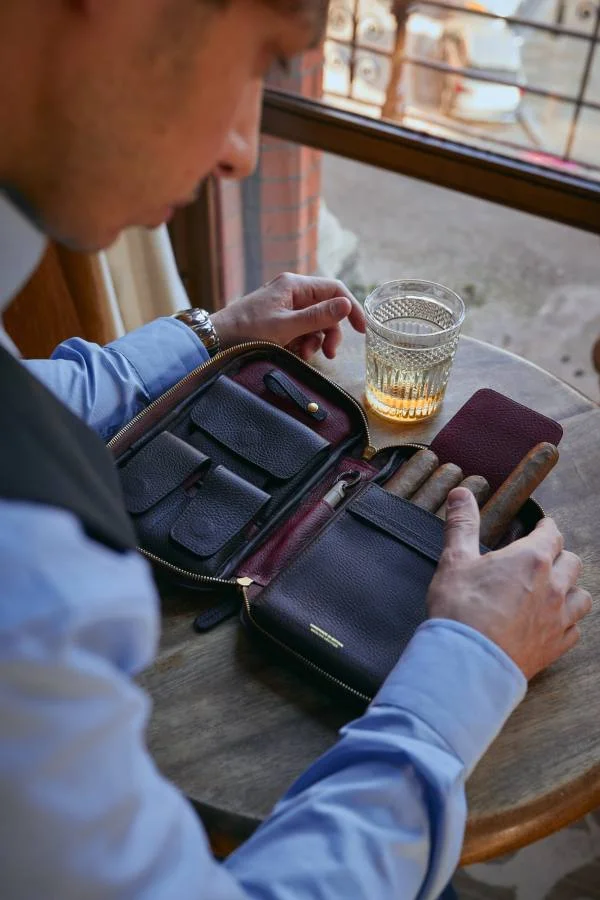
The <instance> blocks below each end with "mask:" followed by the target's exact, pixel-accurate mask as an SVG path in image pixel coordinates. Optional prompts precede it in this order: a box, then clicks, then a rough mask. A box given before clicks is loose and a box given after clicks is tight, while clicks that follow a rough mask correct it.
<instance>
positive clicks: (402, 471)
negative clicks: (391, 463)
mask: <svg viewBox="0 0 600 900" xmlns="http://www.w3.org/2000/svg"><path fill="white" fill-rule="evenodd" d="M439 464H440V463H439V460H438V458H437V456H436V455H435V453H434V452H433V450H419V451H418V452H417V453H415V454H414V456H411V458H410V459H409V460H407V461H406V462H405V463H404V464H403V465H402V466H400V468H399V469H398V471H397V472H396V473H395V474H394V475H392V477H391V478H390V479H389V481H386V483H385V489H386V491H389V492H390V493H391V494H395V495H396V497H403V498H404V499H405V500H408V498H409V497H412V495H413V494H414V493H415V491H418V490H419V488H420V487H421V485H422V484H424V483H425V482H426V481H427V479H428V478H429V476H430V475H432V474H433V473H434V472H435V470H436V469H437V467H438V466H439Z"/></svg>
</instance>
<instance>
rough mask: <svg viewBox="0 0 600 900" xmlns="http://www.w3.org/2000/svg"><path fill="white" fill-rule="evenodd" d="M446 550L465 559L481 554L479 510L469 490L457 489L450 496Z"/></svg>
mask: <svg viewBox="0 0 600 900" xmlns="http://www.w3.org/2000/svg"><path fill="white" fill-rule="evenodd" d="M444 550H451V551H452V555H453V556H454V557H456V556H460V557H462V558H463V559H474V558H475V557H477V556H479V554H480V551H479V508H478V506H477V501H476V500H475V497H474V496H473V494H472V493H471V491H469V490H467V488H461V487H459V488H455V489H454V490H453V491H450V493H449V494H448V500H447V502H446V530H445V533H444Z"/></svg>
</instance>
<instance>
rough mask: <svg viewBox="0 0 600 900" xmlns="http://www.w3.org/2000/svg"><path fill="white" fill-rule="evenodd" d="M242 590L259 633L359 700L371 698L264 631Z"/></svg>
mask: <svg viewBox="0 0 600 900" xmlns="http://www.w3.org/2000/svg"><path fill="white" fill-rule="evenodd" d="M243 592H244V606H245V607H246V613H247V615H248V618H249V619H250V621H251V623H252V625H253V627H254V628H256V629H257V631H260V633H261V634H264V635H265V637H268V638H269V640H270V641H272V642H273V643H274V644H277V645H278V646H279V647H281V648H282V650H285V651H286V653H291V655H292V656H295V657H296V659H299V660H301V662H303V663H304V665H306V666H309V667H310V668H311V669H314V670H315V671H316V672H319V674H320V675H324V676H325V678H328V679H329V681H333V682H334V683H335V684H337V685H338V686H339V687H341V688H344V690H345V691H348V693H350V694H354V696H355V697H359V698H360V699H361V700H365V701H366V702H367V703H369V702H370V701H371V700H372V699H373V698H372V697H370V696H369V695H368V694H363V693H362V692H361V691H357V690H356V688H353V687H350V685H349V684H346V683H345V682H344V681H340V679H339V678H336V677H335V675H330V674H329V672H326V671H325V669H322V668H321V667H320V666H318V665H317V664H316V663H314V662H312V660H310V659H307V658H306V657H305V656H302V654H301V653H298V652H297V650H292V648H291V647H289V646H288V645H287V644H284V643H283V641H280V640H279V638H276V637H274V635H272V634H271V633H270V632H269V631H266V630H265V629H264V628H263V627H262V625H259V624H258V622H257V621H256V619H255V618H254V616H253V615H252V607H251V605H250V600H249V599H248V595H247V593H246V589H245V588H244V589H243Z"/></svg>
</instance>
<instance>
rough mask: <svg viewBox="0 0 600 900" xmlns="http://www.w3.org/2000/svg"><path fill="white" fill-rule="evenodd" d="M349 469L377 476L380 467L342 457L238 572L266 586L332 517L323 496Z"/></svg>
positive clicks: (371, 476) (369, 476)
mask: <svg viewBox="0 0 600 900" xmlns="http://www.w3.org/2000/svg"><path fill="white" fill-rule="evenodd" d="M349 469H358V470H360V471H361V472H362V473H364V476H365V479H371V478H373V477H374V476H375V475H376V474H377V471H378V470H377V469H376V468H374V467H373V466H370V465H369V464H368V463H366V462H363V461H362V460H356V459H348V458H346V459H342V460H340V462H339V464H338V466H337V467H336V469H335V470H334V471H332V472H329V474H328V475H327V477H326V478H325V479H324V480H323V481H322V482H321V484H319V486H318V487H316V488H315V489H314V490H313V491H312V492H311V493H310V494H309V495H308V497H307V498H306V499H305V500H304V502H303V503H301V505H300V506H299V507H298V509H297V510H296V512H295V513H294V515H293V516H292V517H291V518H290V519H288V521H287V522H286V523H285V525H283V526H282V527H281V528H279V529H278V530H277V531H276V533H275V534H273V535H271V537H270V538H269V539H268V540H267V541H266V542H265V543H264V544H263V545H262V547H259V549H258V550H257V551H256V552H255V553H253V554H252V556H249V557H248V559H246V560H245V561H244V563H243V564H242V566H241V568H240V571H239V573H238V574H239V575H241V576H243V577H246V578H252V580H253V581H256V582H257V583H258V584H260V585H262V586H263V587H264V586H266V585H267V584H268V583H269V582H270V581H271V579H272V578H274V577H275V575H277V573H278V572H280V571H281V569H283V568H284V566H286V565H287V563H288V562H289V561H290V560H291V559H292V558H293V557H294V556H296V554H297V553H299V552H300V551H301V550H302V548H303V547H304V546H305V545H306V544H307V542H308V541H309V540H310V538H311V537H312V535H313V534H314V533H315V532H316V531H317V529H318V528H319V527H320V526H321V525H323V524H324V523H325V522H326V521H327V519H328V518H330V517H331V515H332V510H331V507H329V506H328V505H327V504H325V503H323V502H322V500H323V497H324V496H325V494H326V493H327V491H328V490H329V489H330V487H331V486H332V485H333V483H334V482H335V480H336V479H337V477H338V475H341V474H342V472H345V471H347V470H349Z"/></svg>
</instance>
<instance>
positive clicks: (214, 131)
mask: <svg viewBox="0 0 600 900" xmlns="http://www.w3.org/2000/svg"><path fill="white" fill-rule="evenodd" d="M11 7H12V9H13V10H14V12H13V13H12V20H10V19H9V21H12V22H13V32H14V34H15V35H18V34H19V29H18V27H17V26H18V19H19V16H20V17H21V19H22V20H23V21H22V23H21V24H22V25H24V24H26V22H25V18H24V15H25V12H26V10H25V8H26V7H28V8H29V12H30V13H31V12H32V11H34V7H36V10H35V12H36V16H35V22H36V25H35V29H36V34H35V39H34V41H33V42H31V41H30V44H29V45H28V47H29V49H27V51H26V52H25V53H22V54H21V57H22V59H23V63H22V64H23V65H27V64H28V63H29V65H30V67H31V68H32V69H33V70H34V72H33V75H34V77H32V78H28V80H27V85H26V86H24V87H23V99H22V101H21V104H20V109H21V110H22V111H23V115H22V118H23V120H24V121H23V131H24V136H23V139H22V146H23V152H22V153H20V154H14V157H13V159H9V160H7V161H5V160H3V159H0V180H2V181H4V182H5V183H8V184H9V185H11V186H12V187H14V188H15V189H16V190H18V191H19V192H20V193H21V194H22V195H23V196H24V198H25V200H26V201H27V202H28V203H29V204H30V205H31V206H32V208H33V209H34V210H35V213H36V215H38V217H39V219H40V221H41V222H42V225H43V227H44V228H45V230H47V231H48V233H49V234H51V235H52V236H53V237H56V238H57V239H59V240H63V241H64V242H66V243H69V244H71V245H73V246H76V247H80V248H84V249H97V248H101V247H105V246H107V245H108V244H110V243H111V242H112V241H113V240H114V239H115V238H116V237H117V235H118V234H119V232H120V231H121V230H123V229H124V228H127V227H129V226H132V225H147V226H156V225H159V224H160V223H161V222H164V221H165V220H167V219H168V218H169V216H170V214H171V212H172V211H173V208H174V207H176V206H178V205H183V204H185V203H186V202H189V201H190V199H192V198H193V196H194V193H195V190H196V188H197V185H198V184H199V182H200V181H201V180H202V179H203V178H204V177H206V175H207V174H209V173H210V172H211V171H217V172H220V174H225V175H233V176H237V177H242V176H244V175H247V174H249V172H250V171H251V170H252V168H253V167H254V164H255V159H256V147H257V140H258V125H259V112H260V99H261V94H262V85H263V79H264V76H265V74H266V73H267V71H268V69H269V68H270V67H271V65H273V63H275V62H277V61H278V60H287V59H290V58H291V57H292V56H294V55H296V54H297V53H300V52H302V51H303V50H304V49H306V48H307V47H308V46H310V45H311V44H312V43H314V41H315V39H317V38H318V36H319V33H320V31H321V28H322V24H323V16H324V9H325V7H326V3H325V2H323V0H305V2H297V3H293V2H289V3H285V2H284V0H281V2H277V0H265V2H262V0H229V2H225V0H223V2H217V0H120V2H115V0H25V2H23V0H9V2H8V15H9V17H10V15H11ZM0 15H1V16H2V17H6V15H7V13H6V11H5V12H4V13H1V14H0ZM30 18H31V16H30ZM15 22H16V23H17V25H15ZM29 24H31V23H29ZM29 30H30V29H29ZM26 31H27V30H26V29H25V28H23V36H22V40H23V42H25V41H26V40H27V36H26ZM5 32H6V30H5ZM38 35H39V40H37V37H38ZM2 44H3V39H2V37H1V35H0V53H1V54H3V55H4V54H5V49H6V50H7V51H9V50H10V48H8V47H6V48H5V47H3V46H2ZM32 47H33V49H31V48H32ZM28 71H29V70H28ZM25 88H27V90H26V89H25ZM17 124H18V126H20V125H21V121H20V118H19V121H18V123H17Z"/></svg>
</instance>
